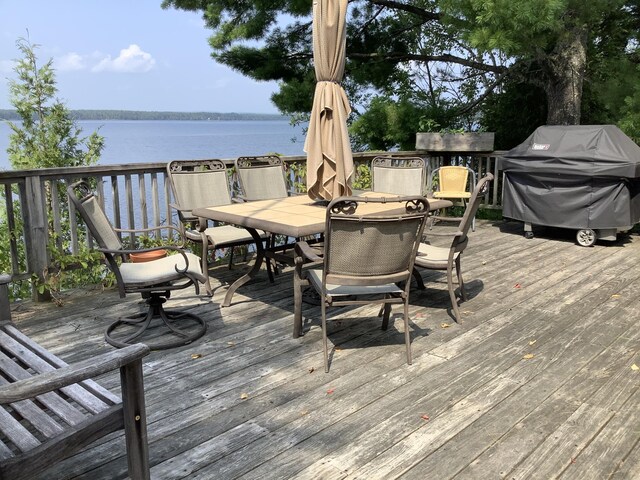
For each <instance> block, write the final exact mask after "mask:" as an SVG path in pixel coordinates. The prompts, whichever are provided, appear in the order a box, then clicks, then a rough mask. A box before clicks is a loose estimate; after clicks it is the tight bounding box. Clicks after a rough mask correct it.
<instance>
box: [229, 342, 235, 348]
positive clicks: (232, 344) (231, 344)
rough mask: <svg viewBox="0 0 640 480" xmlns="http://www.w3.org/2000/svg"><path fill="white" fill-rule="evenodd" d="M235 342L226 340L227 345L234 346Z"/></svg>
mask: <svg viewBox="0 0 640 480" xmlns="http://www.w3.org/2000/svg"><path fill="white" fill-rule="evenodd" d="M235 346H236V344H235V342H227V347H235Z"/></svg>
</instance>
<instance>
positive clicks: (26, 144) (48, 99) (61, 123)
mask: <svg viewBox="0 0 640 480" xmlns="http://www.w3.org/2000/svg"><path fill="white" fill-rule="evenodd" d="M16 44H17V47H18V49H19V50H20V52H21V53H22V54H23V58H22V59H20V60H17V62H16V66H15V73H16V74H17V80H10V81H9V92H10V100H11V103H12V104H13V106H14V107H15V108H16V111H17V114H18V115H19V117H20V118H21V119H22V123H21V124H20V125H18V124H15V123H12V122H9V126H10V128H11V130H12V133H11V135H10V137H9V148H8V150H7V152H8V154H9V160H10V162H11V164H12V166H13V168H15V169H38V168H46V167H73V166H82V165H92V164H95V163H97V161H98V159H99V156H100V152H101V151H102V149H103V147H104V139H103V138H102V137H101V136H100V135H98V133H97V132H93V133H92V134H91V135H89V136H88V137H81V134H82V129H80V128H79V127H77V126H76V124H75V122H74V121H73V119H72V118H71V116H70V113H69V110H67V108H66V106H65V105H64V104H63V103H62V102H61V101H59V100H57V99H55V95H56V93H57V87H56V80H55V72H54V70H53V68H52V60H49V61H48V62H46V63H45V64H44V65H43V66H41V67H40V66H38V59H37V56H36V52H35V51H36V49H37V47H38V46H37V45H34V44H31V43H30V42H29V41H28V40H26V39H19V40H18V41H17V43H16ZM46 188H48V190H46V195H47V198H46V199H45V201H46V204H47V205H52V198H54V197H53V194H54V192H52V191H51V188H52V187H51V185H50V184H48V185H47V187H46ZM54 188H59V191H57V192H55V193H56V194H57V198H58V199H59V210H58V212H56V213H58V215H59V221H60V223H61V226H62V228H61V231H62V232H63V233H62V234H61V235H60V236H58V235H57V234H56V232H55V230H54V226H53V216H52V215H53V213H52V212H49V232H48V233H49V244H48V250H49V252H48V253H49V257H50V263H51V265H53V268H52V269H51V271H45V272H33V275H34V278H33V283H34V285H35V286H36V288H37V289H38V291H39V292H40V293H45V292H46V293H49V292H57V291H59V290H60V288H63V287H66V286H68V285H71V284H75V285H79V284H85V283H86V282H87V281H88V280H90V279H94V278H100V279H102V278H104V271H103V266H101V265H99V264H96V261H95V255H94V254H90V253H89V252H83V253H81V254H80V256H79V257H70V256H69V252H70V238H69V235H70V228H69V209H68V200H67V195H66V192H65V190H64V187H63V186H62V185H59V186H58V187H54ZM20 210H21V209H20V205H19V201H18V200H17V199H16V200H15V201H14V216H13V217H12V218H11V220H12V221H13V222H15V224H16V228H15V229H14V230H13V234H14V235H22V233H21V232H22V225H21V222H22V216H21V215H20ZM1 213H3V215H2V218H0V224H3V223H7V226H8V225H9V224H8V222H9V219H8V218H7V212H1ZM3 231H6V232H8V231H9V228H7V229H6V230H5V229H3ZM78 233H79V235H82V233H83V232H82V230H80V231H79V232H78ZM0 236H2V238H1V240H2V241H3V245H9V241H10V238H9V234H8V233H7V235H6V236H4V235H0ZM16 240H17V241H16V243H17V245H19V246H20V247H19V248H22V245H23V244H24V242H23V241H20V239H16ZM5 242H6V243H5ZM17 253H18V257H19V258H18V261H19V262H21V263H22V262H26V255H25V252H24V251H22V250H19V251H18V252H17ZM10 255H11V252H10V251H9V249H2V251H1V252H0V267H1V268H2V269H3V271H12V270H13V269H12V268H10V267H11V265H10V263H11V256H10ZM77 262H80V265H81V268H78V269H77V270H74V271H73V272H67V271H66V270H67V268H68V267H69V266H70V263H77ZM96 265H97V270H94V269H93V268H92V267H93V266H96ZM24 293H25V292H24V287H22V286H21V287H20V288H19V289H18V290H17V291H14V292H12V294H14V295H16V294H17V295H20V297H22V296H24ZM14 298H15V297H14Z"/></svg>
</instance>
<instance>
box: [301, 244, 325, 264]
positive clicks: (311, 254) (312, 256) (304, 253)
mask: <svg viewBox="0 0 640 480" xmlns="http://www.w3.org/2000/svg"><path fill="white" fill-rule="evenodd" d="M295 249H296V254H299V255H296V260H297V258H300V259H301V260H302V262H303V263H304V261H305V260H311V261H312V262H322V256H321V255H319V254H318V250H317V249H314V248H313V247H311V245H309V244H308V243H307V242H305V241H301V242H297V243H296V246H295Z"/></svg>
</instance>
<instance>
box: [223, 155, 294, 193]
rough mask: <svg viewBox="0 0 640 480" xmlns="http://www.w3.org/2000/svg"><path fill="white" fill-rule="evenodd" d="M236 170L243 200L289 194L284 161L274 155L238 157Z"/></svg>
mask: <svg viewBox="0 0 640 480" xmlns="http://www.w3.org/2000/svg"><path fill="white" fill-rule="evenodd" d="M236 172H237V174H238V179H239V181H240V189H241V190H242V195H243V197H244V199H245V200H249V201H253V200H271V199H273V198H285V197H287V196H288V195H289V191H288V189H287V180H286V177H285V172H284V163H283V162H282V160H281V159H280V158H278V157H276V156H274V155H269V156H263V157H240V158H238V159H237V160H236Z"/></svg>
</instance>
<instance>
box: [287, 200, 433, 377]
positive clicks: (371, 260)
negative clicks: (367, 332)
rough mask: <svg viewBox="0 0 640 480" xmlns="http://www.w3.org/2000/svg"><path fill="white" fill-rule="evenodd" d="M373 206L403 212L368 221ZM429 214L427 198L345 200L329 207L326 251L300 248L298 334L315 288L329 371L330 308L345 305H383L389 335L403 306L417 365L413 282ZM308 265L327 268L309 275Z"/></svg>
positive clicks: (296, 291)
mask: <svg viewBox="0 0 640 480" xmlns="http://www.w3.org/2000/svg"><path fill="white" fill-rule="evenodd" d="M369 202H386V203H392V202H396V203H397V204H398V210H399V213H397V214H394V215H392V214H388V215H384V216H383V215H376V216H374V215H370V216H367V215H366V212H367V208H366V204H367V203H369ZM428 211H429V204H428V202H427V199H426V198H424V197H422V196H407V197H398V198H397V199H392V200H391V199H388V198H387V199H380V198H377V199H376V198H362V197H360V198H358V197H340V198H337V199H334V200H333V201H331V203H329V206H328V207H327V211H326V228H325V240H324V245H323V250H322V252H319V251H318V249H314V248H313V247H312V246H311V245H309V244H308V243H307V242H304V241H302V242H298V243H297V244H296V247H295V251H296V268H295V271H294V335H295V333H296V332H297V333H301V330H302V290H303V289H304V288H306V287H307V286H309V285H310V286H311V287H312V288H313V289H314V290H316V291H317V293H318V294H319V296H320V306H321V315H322V342H323V350H324V367H325V372H328V371H329V352H328V346H327V317H326V309H327V307H332V306H342V305H368V304H371V303H381V304H383V309H382V313H383V320H382V329H383V330H386V329H387V327H388V324H389V316H390V313H391V304H394V303H398V304H403V305H404V316H403V318H404V336H405V344H406V350H407V363H409V364H411V336H410V333H409V316H408V308H409V284H410V281H409V280H410V278H411V271H412V269H413V262H414V259H415V256H416V250H417V248H418V243H419V241H420V238H421V236H422V232H423V229H424V225H425V221H426V218H427V214H428ZM306 261H315V262H322V268H321V269H317V268H311V269H307V270H305V271H303V270H302V266H303V264H304V263H305V262H306Z"/></svg>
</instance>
